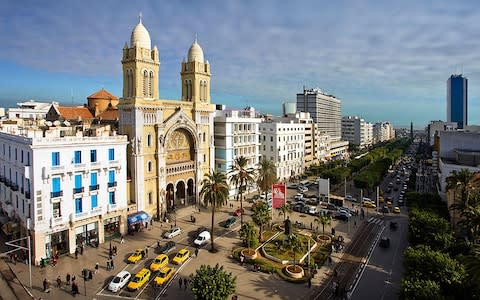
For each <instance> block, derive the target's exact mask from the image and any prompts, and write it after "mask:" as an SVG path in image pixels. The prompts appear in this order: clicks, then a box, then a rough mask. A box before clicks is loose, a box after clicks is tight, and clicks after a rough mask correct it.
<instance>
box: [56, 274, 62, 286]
mask: <svg viewBox="0 0 480 300" xmlns="http://www.w3.org/2000/svg"><path fill="white" fill-rule="evenodd" d="M57 287H58V288H61V287H62V279H61V278H60V275H58V277H57Z"/></svg>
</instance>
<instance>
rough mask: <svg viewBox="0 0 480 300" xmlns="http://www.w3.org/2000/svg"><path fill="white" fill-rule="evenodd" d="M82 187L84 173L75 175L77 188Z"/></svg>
mask: <svg viewBox="0 0 480 300" xmlns="http://www.w3.org/2000/svg"><path fill="white" fill-rule="evenodd" d="M81 187H82V175H81V174H78V175H75V188H76V189H79V188H81Z"/></svg>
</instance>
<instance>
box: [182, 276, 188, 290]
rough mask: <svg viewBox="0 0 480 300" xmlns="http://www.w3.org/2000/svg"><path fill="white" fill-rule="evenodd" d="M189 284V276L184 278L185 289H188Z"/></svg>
mask: <svg viewBox="0 0 480 300" xmlns="http://www.w3.org/2000/svg"><path fill="white" fill-rule="evenodd" d="M187 284H188V279H187V277H185V278H183V289H184V290H186V289H187Z"/></svg>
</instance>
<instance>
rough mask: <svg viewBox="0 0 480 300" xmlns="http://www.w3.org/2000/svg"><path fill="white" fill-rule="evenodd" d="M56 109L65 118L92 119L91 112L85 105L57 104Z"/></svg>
mask: <svg viewBox="0 0 480 300" xmlns="http://www.w3.org/2000/svg"><path fill="white" fill-rule="evenodd" d="M57 111H58V113H59V115H60V116H61V117H62V118H64V119H65V120H78V119H79V118H81V119H82V120H85V119H93V115H92V113H91V112H90V111H89V110H88V108H86V107H68V106H57Z"/></svg>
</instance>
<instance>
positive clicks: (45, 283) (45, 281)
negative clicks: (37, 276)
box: [43, 278, 50, 293]
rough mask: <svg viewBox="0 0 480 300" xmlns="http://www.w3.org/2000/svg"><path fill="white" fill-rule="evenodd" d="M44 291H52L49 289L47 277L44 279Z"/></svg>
mask: <svg viewBox="0 0 480 300" xmlns="http://www.w3.org/2000/svg"><path fill="white" fill-rule="evenodd" d="M43 292H44V293H49V292H50V291H49V290H48V281H47V278H45V279H43Z"/></svg>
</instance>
